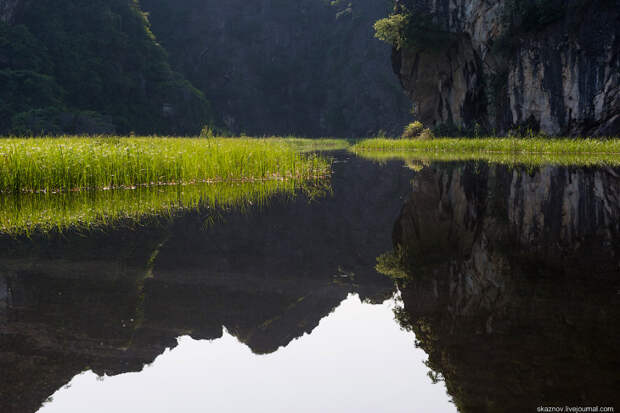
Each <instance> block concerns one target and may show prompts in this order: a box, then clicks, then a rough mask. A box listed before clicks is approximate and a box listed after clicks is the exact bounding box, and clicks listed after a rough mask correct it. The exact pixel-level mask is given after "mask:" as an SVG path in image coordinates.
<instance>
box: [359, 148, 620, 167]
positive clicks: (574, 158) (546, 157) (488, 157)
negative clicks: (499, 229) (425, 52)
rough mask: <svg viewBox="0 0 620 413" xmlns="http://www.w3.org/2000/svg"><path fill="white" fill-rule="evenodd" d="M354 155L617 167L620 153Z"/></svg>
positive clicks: (382, 159) (383, 158)
mask: <svg viewBox="0 0 620 413" xmlns="http://www.w3.org/2000/svg"><path fill="white" fill-rule="evenodd" d="M356 155H357V156H360V157H362V158H365V159H369V160H373V161H377V162H386V161H391V160H401V161H405V162H459V161H460V162H466V161H487V162H492V163H499V164H505V165H528V166H544V165H555V166H600V165H609V166H620V154H566V153H501V152H475V153H467V152H426V151H358V152H356Z"/></svg>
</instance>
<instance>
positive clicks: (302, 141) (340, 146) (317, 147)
mask: <svg viewBox="0 0 620 413" xmlns="http://www.w3.org/2000/svg"><path fill="white" fill-rule="evenodd" d="M281 139H282V141H283V142H284V143H286V144H289V145H291V146H292V147H293V148H294V149H295V150H297V151H300V152H311V151H337V150H344V149H348V148H349V147H350V146H351V145H350V143H349V142H348V141H347V140H345V139H329V138H320V139H306V138H296V137H287V138H281Z"/></svg>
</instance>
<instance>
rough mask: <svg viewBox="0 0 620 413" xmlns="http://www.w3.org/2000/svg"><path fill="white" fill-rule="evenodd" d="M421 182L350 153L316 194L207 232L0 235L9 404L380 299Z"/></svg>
mask: <svg viewBox="0 0 620 413" xmlns="http://www.w3.org/2000/svg"><path fill="white" fill-rule="evenodd" d="M341 160H344V159H341ZM411 177H412V172H411V171H410V170H408V169H405V168H402V166H401V165H400V164H393V165H390V166H387V167H380V166H377V165H372V164H370V163H369V162H366V161H361V160H357V159H351V160H348V161H347V162H346V163H343V162H340V163H337V164H336V165H335V172H334V177H333V179H332V194H331V195H327V196H325V197H323V198H321V199H320V201H318V202H309V199H308V195H307V194H300V195H298V196H296V197H290V196H287V195H286V194H283V195H274V196H273V197H272V198H271V201H270V203H269V205H265V207H264V208H251V207H249V208H247V209H246V210H245V211H240V210H238V209H230V210H223V211H221V213H220V214H219V215H218V218H217V220H216V222H214V223H213V224H212V225H210V226H208V227H207V228H205V227H204V225H203V223H204V216H203V214H202V213H201V212H200V211H195V210H187V211H184V213H183V214H181V215H179V216H177V217H176V218H175V219H174V220H170V221H168V222H167V223H166V225H152V226H151V225H144V226H142V227H140V228H138V229H137V230H128V229H127V228H118V227H111V228H108V229H106V231H91V232H88V233H87V234H84V233H82V232H65V233H62V234H58V233H52V234H48V235H46V236H44V237H38V236H36V235H35V236H33V237H32V238H31V239H14V238H13V239H8V238H4V239H2V240H0V244H1V245H0V247H1V248H0V292H1V293H0V294H1V295H0V323H1V325H0V331H1V334H0V370H1V371H2V374H1V375H0V389H1V393H0V410H2V411H3V412H34V411H37V410H38V409H39V407H40V406H41V403H42V402H43V401H45V400H46V399H47V398H48V397H49V396H50V395H52V394H54V392H56V391H57V390H58V389H59V388H61V387H62V386H63V385H65V384H66V383H68V382H70V381H71V379H72V378H73V377H74V376H75V375H76V374H79V373H80V372H82V371H86V370H91V371H93V372H94V373H95V374H97V375H108V376H114V375H118V374H121V373H127V372H137V371H141V370H142V369H143V366H144V365H145V364H149V363H152V362H153V360H155V359H156V358H157V357H158V356H159V355H160V354H162V353H163V352H164V351H165V349H167V348H174V347H175V346H177V340H176V338H177V337H179V336H190V337H192V338H193V339H209V340H212V339H220V338H222V337H224V330H226V331H228V332H229V333H230V334H232V335H233V336H235V337H236V338H237V339H238V340H240V341H241V342H243V343H244V344H245V345H247V346H248V347H249V348H250V349H251V351H252V352H253V353H257V354H269V353H273V352H275V351H276V350H277V349H279V348H281V347H283V346H287V345H288V344H289V343H291V341H292V340H294V339H295V338H297V337H300V336H302V335H304V334H305V333H310V332H311V331H313V330H314V329H315V328H316V326H317V325H318V324H319V322H320V320H321V319H322V318H323V317H325V316H327V315H329V314H330V313H331V312H332V311H333V310H334V309H335V308H336V307H337V306H338V305H339V304H340V303H341V302H342V300H344V299H345V298H346V297H347V296H348V295H349V294H351V293H356V294H358V295H359V297H360V298H361V299H362V300H363V301H364V302H370V303H380V302H383V301H384V300H385V299H386V298H388V297H390V296H391V295H392V294H393V292H394V287H393V285H392V283H391V282H389V280H387V279H385V278H383V277H380V276H378V275H377V274H376V273H375V271H374V270H373V265H374V257H376V256H377V255H378V254H379V253H380V252H381V251H385V250H386V249H387V248H388V247H389V245H390V231H389V228H391V226H392V224H393V221H394V219H395V218H396V216H397V215H398V210H399V209H400V206H401V205H402V202H403V199H404V197H405V195H406V194H407V193H408V192H409V190H410V189H409V188H410V180H411Z"/></svg>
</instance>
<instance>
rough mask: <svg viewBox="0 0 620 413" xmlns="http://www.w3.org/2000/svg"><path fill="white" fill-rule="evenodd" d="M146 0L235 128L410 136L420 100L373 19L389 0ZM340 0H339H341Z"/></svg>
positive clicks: (174, 51)
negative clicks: (407, 90)
mask: <svg viewBox="0 0 620 413" xmlns="http://www.w3.org/2000/svg"><path fill="white" fill-rule="evenodd" d="M329 3H330V2H327V1H322V0H301V1H295V2H286V1H273V0H253V1H251V2H247V1H243V0H230V1H225V2H222V1H217V0H202V1H197V0H182V1H178V0H142V1H141V5H142V7H143V8H144V9H145V10H146V11H148V12H149V20H150V22H151V23H152V25H153V32H154V33H155V34H156V36H157V38H158V39H159V41H161V43H162V45H163V46H164V47H165V48H166V50H167V51H168V52H169V53H170V56H171V61H172V62H173V66H174V68H175V70H177V71H179V72H181V73H183V74H184V75H185V76H186V77H187V78H188V79H189V80H190V81H191V82H192V84H194V85H195V86H196V87H197V88H198V89H200V90H201V91H203V92H204V93H205V95H206V96H207V97H208V98H209V100H210V101H211V102H212V103H213V107H214V110H216V111H217V112H218V115H219V118H220V121H221V123H222V125H223V126H225V127H226V128H227V129H229V130H230V131H231V132H233V133H235V134H239V133H242V132H245V133H247V134H250V135H264V134H267V135H270V134H278V135H283V134H291V133H292V134H296V135H304V136H340V137H351V136H368V135H370V134H373V133H377V132H378V131H380V130H384V131H387V132H390V133H400V132H401V131H402V128H403V126H404V124H406V123H407V121H408V119H409V118H410V117H411V115H410V113H409V109H410V103H409V101H408V99H407V96H406V95H405V94H404V93H403V91H402V89H401V88H400V87H399V85H398V81H397V80H396V79H394V75H393V73H392V72H391V69H390V65H389V55H390V50H389V47H386V45H385V44H384V43H382V42H380V41H379V40H377V39H374V36H373V30H372V24H373V23H374V21H375V20H377V19H378V18H380V17H381V16H384V15H385V13H386V12H387V10H388V9H389V3H388V2H386V1H375V0H355V1H347V2H340V3H345V5H344V6H337V5H330V4H329ZM332 3H336V2H332Z"/></svg>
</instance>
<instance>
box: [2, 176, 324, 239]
mask: <svg viewBox="0 0 620 413" xmlns="http://www.w3.org/2000/svg"><path fill="white" fill-rule="evenodd" d="M327 185H328V184H327V182H324V181H323V182H315V181H309V182H308V181H307V182H306V183H300V181H295V180H285V181H278V180H271V181H265V182H254V183H217V184H193V185H165V186H158V187H137V188H136V189H133V190H129V189H118V190H108V191H78V192H67V193H57V194H51V193H20V194H12V195H4V196H0V234H4V235H10V236H17V235H24V234H29V233H33V232H49V231H52V230H57V231H63V230H67V229H76V230H87V229H88V230H92V229H97V228H105V227H108V226H113V225H116V224H120V223H131V222H136V221H137V222H140V221H141V220H144V219H162V218H171V217H173V216H174V215H176V214H179V213H181V212H183V211H187V210H191V209H200V210H205V211H206V210H215V209H216V208H219V207H224V208H226V207H234V208H239V209H244V208H249V207H256V206H258V207H260V206H261V205H263V204H265V203H266V202H267V201H268V199H269V197H270V196H273V195H274V194H276V193H279V192H282V193H286V194H289V195H291V196H292V195H293V194H294V192H295V191H296V190H298V189H302V190H307V191H308V192H309V193H311V194H314V195H316V194H317V193H319V194H320V193H321V192H320V191H319V189H320V188H325V187H326V186H327ZM206 216H207V217H206V218H205V220H206V221H205V223H208V221H209V220H210V219H213V216H214V215H213V214H208V213H207V214H206ZM209 217H211V218H209Z"/></svg>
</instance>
